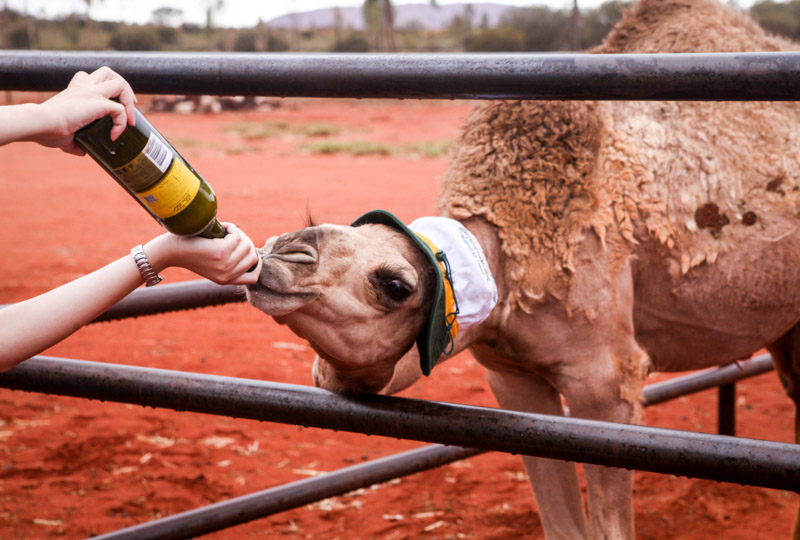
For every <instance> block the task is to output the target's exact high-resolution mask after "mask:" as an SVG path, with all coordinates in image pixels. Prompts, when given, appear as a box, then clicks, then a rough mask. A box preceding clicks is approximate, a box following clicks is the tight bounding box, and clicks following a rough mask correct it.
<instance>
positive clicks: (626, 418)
mask: <svg viewBox="0 0 800 540" xmlns="http://www.w3.org/2000/svg"><path fill="white" fill-rule="evenodd" d="M601 351H602V349H600V348H598V350H597V352H596V353H595V363H594V369H593V372H592V373H591V374H590V375H589V377H590V379H588V380H580V378H576V377H575V375H577V376H578V377H581V376H583V374H582V373H578V374H575V373H573V374H569V373H567V374H566V377H564V378H563V379H562V380H564V379H568V380H569V381H568V382H566V383H565V384H564V385H563V386H560V387H561V388H562V391H563V393H564V396H565V397H566V400H567V404H568V405H569V407H570V415H571V416H573V417H575V418H586V419H589V420H602V421H606V422H617V423H630V422H637V421H639V417H640V413H641V404H640V401H637V400H638V398H639V396H640V392H641V386H642V384H643V381H644V373H645V367H646V365H647V362H648V357H647V355H646V354H645V353H644V352H643V351H642V350H641V349H639V348H638V346H636V345H635V344H632V348H631V349H630V350H629V351H628V352H627V354H626V355H625V356H626V357H627V358H626V359H625V360H624V361H621V359H620V360H615V361H608V360H612V359H615V358H617V359H619V358H620V356H619V355H618V354H610V353H609V354H607V355H604V354H603V353H602V352H601ZM602 366H606V367H605V369H604V368H603V367H602ZM617 366H630V367H631V368H632V369H627V370H620V369H618V367H617ZM634 366H641V369H636V368H634ZM584 472H585V474H586V492H587V500H588V507H589V529H590V538H593V539H633V538H635V533H634V523H633V471H630V470H625V469H619V468H614V467H604V466H600V465H590V464H585V465H584Z"/></svg>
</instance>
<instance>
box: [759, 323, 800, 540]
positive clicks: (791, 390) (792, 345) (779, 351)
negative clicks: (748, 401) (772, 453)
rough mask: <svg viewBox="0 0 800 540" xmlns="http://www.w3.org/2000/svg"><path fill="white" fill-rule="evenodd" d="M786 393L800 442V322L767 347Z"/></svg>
mask: <svg viewBox="0 0 800 540" xmlns="http://www.w3.org/2000/svg"><path fill="white" fill-rule="evenodd" d="M767 350H769V352H770V354H771V355H772V358H773V361H774V362H775V369H776V370H777V371H778V377H779V378H780V380H781V384H783V388H784V390H786V394H787V395H788V396H789V398H791V400H792V401H793V402H794V407H795V413H794V441H795V443H798V444H800V323H798V324H796V325H795V326H794V327H793V328H792V329H791V330H789V331H788V332H786V333H785V334H784V335H783V336H781V337H780V338H779V339H778V340H777V341H775V342H774V343H773V344H772V345H770V346H769V347H767ZM792 540H800V508H798V512H797V517H796V518H795V522H794V530H793V532H792Z"/></svg>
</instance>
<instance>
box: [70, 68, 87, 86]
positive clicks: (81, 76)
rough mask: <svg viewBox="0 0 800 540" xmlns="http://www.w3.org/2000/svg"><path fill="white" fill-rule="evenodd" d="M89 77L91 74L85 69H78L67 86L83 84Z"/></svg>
mask: <svg viewBox="0 0 800 540" xmlns="http://www.w3.org/2000/svg"><path fill="white" fill-rule="evenodd" d="M88 77H89V74H88V73H86V72H85V71H78V72H77V73H75V75H73V76H72V79H70V81H69V84H68V85H67V87H70V86H75V85H79V84H82V83H83V81H85V80H86V79H87V78H88Z"/></svg>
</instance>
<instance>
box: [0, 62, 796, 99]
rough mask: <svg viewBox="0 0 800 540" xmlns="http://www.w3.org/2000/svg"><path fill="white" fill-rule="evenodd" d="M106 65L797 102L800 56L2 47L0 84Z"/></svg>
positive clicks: (429, 89) (257, 86)
mask: <svg viewBox="0 0 800 540" xmlns="http://www.w3.org/2000/svg"><path fill="white" fill-rule="evenodd" d="M103 65H108V66H110V67H111V68H113V69H114V70H116V71H117V72H119V73H120V74H122V75H123V76H124V77H125V78H126V79H127V80H128V81H129V82H130V83H131V85H132V86H133V88H134V89H136V91H137V92H138V93H141V94H196V95H199V94H208V95H242V96H258V95H260V96H280V97H284V96H297V97H336V98H343V97H349V98H421V99H434V98H435V99H605V100H629V99H636V100H640V99H644V100H733V101H753V100H791V101H794V100H797V99H800V52H749V53H681V54H664V53H660V54H541V53H538V54H297V53H187V52H172V53H166V52H152V53H143V52H74V51H69V52H65V51H8V50H7V51H0V90H37V91H58V90H61V89H63V88H64V87H65V86H66V85H67V83H68V82H69V80H70V78H71V77H72V75H73V74H74V73H75V72H76V71H79V70H83V71H92V70H94V69H96V68H98V67H100V66H103Z"/></svg>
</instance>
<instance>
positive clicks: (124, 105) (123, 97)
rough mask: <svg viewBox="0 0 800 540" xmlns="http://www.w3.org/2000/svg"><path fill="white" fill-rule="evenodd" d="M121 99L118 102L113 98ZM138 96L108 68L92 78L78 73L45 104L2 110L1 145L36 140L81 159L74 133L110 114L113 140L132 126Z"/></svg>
mask: <svg viewBox="0 0 800 540" xmlns="http://www.w3.org/2000/svg"><path fill="white" fill-rule="evenodd" d="M115 97H116V98H119V102H116V101H112V100H111V98H115ZM135 104H136V96H135V95H134V93H133V90H132V89H131V87H130V85H129V84H128V83H127V81H125V79H123V78H122V77H121V76H119V75H118V74H117V73H115V72H114V71H112V70H111V69H110V68H108V67H101V68H100V69H98V70H96V71H94V72H92V73H91V74H90V75H89V74H87V73H85V72H83V71H79V72H78V73H76V74H75V76H74V77H73V78H72V80H71V81H70V83H69V86H67V88H66V89H65V90H63V91H62V92H60V93H58V94H56V95H55V96H53V97H52V98H50V99H48V100H47V101H45V102H44V103H41V104H36V103H25V104H23V105H9V106H6V107H0V146H2V145H4V144H7V143H10V142H12V141H33V142H37V143H39V144H41V145H43V146H49V147H52V148H61V149H62V150H63V151H64V152H68V153H70V154H76V155H79V156H82V155H83V154H84V153H85V152H84V151H83V150H81V149H80V148H79V147H78V146H76V145H75V143H74V141H73V139H74V136H75V132H76V131H78V130H79V129H80V128H82V127H83V126H85V125H87V124H89V123H91V122H92V121H94V120H97V119H98V118H102V117H103V116H105V115H107V114H110V115H111V117H112V119H113V120H114V127H113V128H112V129H111V140H115V139H116V138H117V137H119V136H120V134H121V133H122V132H123V131H124V130H125V126H126V125H128V124H130V125H133V124H134V122H135V119H136V109H135Z"/></svg>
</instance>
